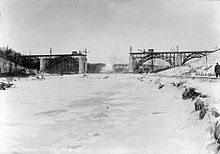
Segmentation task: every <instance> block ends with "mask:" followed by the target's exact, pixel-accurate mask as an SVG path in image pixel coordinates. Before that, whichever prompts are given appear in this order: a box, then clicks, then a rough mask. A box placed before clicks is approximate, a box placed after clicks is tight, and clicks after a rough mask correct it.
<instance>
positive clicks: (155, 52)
mask: <svg viewBox="0 0 220 154" xmlns="http://www.w3.org/2000/svg"><path fill="white" fill-rule="evenodd" d="M218 50H220V49H218ZM215 51H217V50H213V51H209V50H205V51H180V52H170V51H154V52H131V53H130V54H137V55H140V54H152V55H153V54H177V53H180V54H187V53H212V52H215Z"/></svg>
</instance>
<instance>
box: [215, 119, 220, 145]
mask: <svg viewBox="0 0 220 154" xmlns="http://www.w3.org/2000/svg"><path fill="white" fill-rule="evenodd" d="M219 135H220V123H219V121H217V122H216V123H215V130H214V138H215V139H216V141H217V143H218V144H220V136H219Z"/></svg>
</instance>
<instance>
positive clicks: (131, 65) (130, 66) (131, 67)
mask: <svg viewBox="0 0 220 154" xmlns="http://www.w3.org/2000/svg"><path fill="white" fill-rule="evenodd" d="M134 69H135V58H134V57H133V56H132V55H131V54H130V55H129V64H128V71H129V73H134Z"/></svg>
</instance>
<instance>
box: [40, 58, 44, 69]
mask: <svg viewBox="0 0 220 154" xmlns="http://www.w3.org/2000/svg"><path fill="white" fill-rule="evenodd" d="M44 71H45V58H43V57H40V72H44Z"/></svg>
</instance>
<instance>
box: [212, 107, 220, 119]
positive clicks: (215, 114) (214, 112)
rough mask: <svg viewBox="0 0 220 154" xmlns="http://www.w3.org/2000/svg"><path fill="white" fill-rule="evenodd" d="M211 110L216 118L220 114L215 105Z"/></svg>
mask: <svg viewBox="0 0 220 154" xmlns="http://www.w3.org/2000/svg"><path fill="white" fill-rule="evenodd" d="M210 112H211V115H213V116H214V117H215V118H217V117H219V116H220V114H219V113H218V110H217V109H216V108H214V107H213V108H211V109H210Z"/></svg>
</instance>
